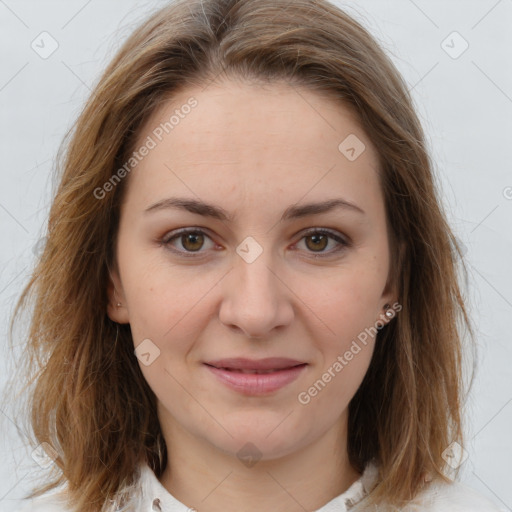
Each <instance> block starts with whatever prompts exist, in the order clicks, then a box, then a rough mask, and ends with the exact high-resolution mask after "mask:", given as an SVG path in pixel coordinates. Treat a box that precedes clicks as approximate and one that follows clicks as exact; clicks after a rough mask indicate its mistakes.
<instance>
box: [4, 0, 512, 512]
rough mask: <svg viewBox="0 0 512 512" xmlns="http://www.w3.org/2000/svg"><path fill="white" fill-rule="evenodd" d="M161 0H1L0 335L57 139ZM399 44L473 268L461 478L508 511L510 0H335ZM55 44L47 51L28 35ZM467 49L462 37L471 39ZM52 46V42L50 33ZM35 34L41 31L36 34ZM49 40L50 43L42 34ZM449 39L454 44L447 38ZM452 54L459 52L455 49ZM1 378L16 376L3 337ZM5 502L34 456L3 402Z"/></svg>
mask: <svg viewBox="0 0 512 512" xmlns="http://www.w3.org/2000/svg"><path fill="white" fill-rule="evenodd" d="M163 3H164V2H162V1H160V2H158V1H151V2H148V1H146V2H143V1H138V2H136V1H134V0H109V1H99V0H89V1H86V0H67V1H64V0H59V1H57V0H53V1H36V0H0V44H1V46H0V48H1V50H0V52H1V68H0V111H1V117H0V144H1V146H0V147H1V153H0V155H1V164H0V177H1V180H0V223H1V227H2V241H1V244H0V262H1V266H0V315H1V325H2V328H3V332H2V334H3V339H4V340H6V335H7V325H8V318H9V316H10V314H11V312H12V305H13V303H14V300H15V298H17V296H18V294H19V293H20V291H21V288H22V285H23V284H25V283H26V281H27V279H28V276H29V272H30V268H31V265H32V262H33V257H34V246H35V244H36V243H37V241H38V240H39V238H40V237H41V236H42V234H44V224H45V221H46V215H47V213H48V207H49V202H50V197H51V195H50V194H51V190H52V189H51V185H52V183H51V180H50V171H51V168H52V165H53V162H54V157H55V155H56V151H57V148H58V145H59V143H60V141H61V139H62V137H63V135H64V134H65V132H66V131H67V129H68V128H69V127H70V126H71V123H72V121H73V120H74V119H75V117H76V116H77V114H78V112H79V110H80V108H81V106H82V105H83V102H84V100H85V98H86V97H87V96H88V95H89V93H90V89H91V87H92V85H93V84H94V83H95V81H96V80H97V78H98V75H99V73H100V72H101V70H102V69H103V68H104V67H105V65H106V64H107V62H108V60H109V58H110V57H111V56H112V54H113V52H114V50H115V49H116V48H118V46H119V45H120V43H121V42H122V41H123V40H124V38H125V37H126V36H127V35H128V34H129V33H130V31H131V29H132V27H133V24H134V23H136V22H137V21H138V20H140V19H141V18H142V17H144V16H145V15H146V14H147V13H149V12H150V11H151V10H153V9H155V8H156V7H158V6H159V5H163ZM337 3H338V4H339V5H340V6H342V7H345V8H346V9H347V10H348V12H349V13H351V14H353V15H355V16H356V17H357V18H358V19H359V20H360V21H362V22H363V23H364V24H365V25H366V26H367V27H368V28H369V29H370V31H371V32H372V33H373V34H374V35H375V37H377V39H378V40H379V41H380V42H381V43H382V44H383V46H384V47H385V49H386V50H387V51H389V52H391V54H392V58H393V60H394V62H395V64H396V65H397V67H398V68H399V70H400V71H401V72H402V74H403V75H404V76H405V78H406V80H407V82H408V84H410V88H411V89H412V91H413V95H414V98H415V101H416V105H417V108H418V110H419V113H420V116H421V119H422V122H423V125H424V128H425V130H426V132H427V135H428V139H429V144H430V146H431V148H432V154H433V157H434V160H435V162H436V165H437V168H438V172H439V175H440V181H441V185H442V190H443V194H444V198H443V199H444V201H445V203H446V205H447V208H448V212H449V216H450V221H451V223H452V225H453V227H454V229H455V231H456V233H457V236H458V237H459V239H460V240H461V241H462V243H463V244H464V246H465V248H466V250H467V252H466V257H467V260H468V265H469V269H470V282H469V289H468V292H467V294H468V298H469V299H470V300H471V314H472V316H473V318H474V320H475V322H476V325H477V329H478V330H477V335H478V343H479V359H478V361H477V362H478V373H477V377H476V381H475V385H474V388H473V390H472V393H471V396H470V399H469V402H468V409H467V410H468V417H469V427H470V432H469V435H468V441H469V443H468V445H467V446H466V449H467V450H468V452H469V458H468V460H467V461H466V462H465V463H464V465H463V481H464V482H465V483H466V484H467V485H470V486H472V487H474V488H475V489H477V490H478V491H480V492H481V493H483V494H484V495H487V496H488V497H490V498H491V499H492V500H494V501H495V502H496V503H497V504H498V505H499V506H500V507H502V510H504V511H505V510H506V511H511V510H512V486H511V485H510V484H511V483H512V476H511V474H512V471H511V470H510V461H511V460H512V442H511V439H510V432H511V426H512V404H511V402H512V377H511V375H512V374H511V362H512V346H511V345H512V344H511V335H510V319H511V318H512V274H511V271H510V263H511V261H512V236H511V228H510V226H511V220H512V172H511V164H510V146H511V142H512V65H511V64H512V62H511V61H512V52H511V50H512V35H511V33H512V31H511V30H510V27H511V26H512V0H500V1H496V0H480V1H476V0H471V1H467V0H466V1H453V0H452V1H446V0H443V1H439V0H438V1H427V0H415V1H412V0H395V1H387V2H382V1H378V0H364V1H358V2H353V1H351V2H337ZM43 31H47V32H49V33H50V34H51V36H52V37H53V38H54V39H55V40H56V41H57V42H58V44H59V47H58V49H57V50H56V51H55V53H53V54H52V55H51V56H50V57H48V58H47V59H42V58H41V57H40V56H39V55H38V54H37V53H36V52H35V51H34V50H33V49H32V48H31V43H32V41H34V40H36V42H37V41H40V38H39V39H38V36H39V34H40V33H41V32H43ZM453 31H457V32H458V33H459V34H460V35H461V36H462V38H463V39H464V40H465V41H467V43H468V44H469V48H468V49H467V50H466V51H465V52H464V53H462V55H460V56H458V58H453V57H454V56H456V54H457V53H458V52H459V51H460V50H461V49H463V45H464V44H465V43H464V41H463V40H462V39H460V38H458V36H457V35H455V36H453V35H452V36H450V37H449V38H448V39H447V40H446V42H445V43H444V49H443V47H442V42H443V41H444V40H445V39H446V38H447V36H449V35H450V34H452V32H453ZM46 44H48V43H46ZM39 45H40V46H41V45H42V43H39ZM45 47H46V48H48V47H49V46H47V45H46V46H45ZM450 47H451V48H450ZM445 50H447V51H448V52H451V54H452V55H451V56H450V55H449V53H447V51H445ZM0 350H1V352H0V356H1V358H0V385H3V384H4V383H5V382H6V378H7V372H8V371H10V372H11V374H12V375H14V377H16V371H15V369H14V368H13V367H12V362H11V361H12V356H11V354H9V353H8V351H7V342H6V341H4V342H3V343H2V344H1V348H0ZM0 425H1V435H0V510H2V511H8V510H9V511H10V510H15V509H16V504H17V503H18V501H17V500H18V499H19V498H20V497H21V496H22V495H23V494H24V493H26V492H27V491H28V489H29V488H30V478H31V477H32V476H34V475H37V474H39V473H38V470H39V466H37V465H36V464H35V462H34V461H33V460H32V458H31V457H30V449H29V448H27V447H25V446H24V439H23V438H21V437H19V436H18V435H17V433H16V428H15V425H14V423H13V421H12V413H11V411H10V410H9V409H8V408H5V410H2V411H0Z"/></svg>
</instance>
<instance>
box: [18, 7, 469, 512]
mask: <svg viewBox="0 0 512 512" xmlns="http://www.w3.org/2000/svg"><path fill="white" fill-rule="evenodd" d="M220 75H223V76H225V77H232V78H238V79H240V78H241V79H244V80H253V81H261V82H265V83H270V84H271V83H273V82H277V81H281V82H282V81H284V82H286V83H288V84H289V85H290V86H291V87H294V86H303V87H307V88H309V89H311V90H313V91H317V92H319V93H322V94H327V95H329V96H330V97H332V98H334V99H335V100H336V101H339V102H340V103H342V104H343V105H345V106H346V107H348V108H351V109H353V110H354V112H356V113H357V115H358V118H359V120H360V122H361V125H362V127H363V129H364V130H365V132H366V134H367V136H368V138H369V139H370V140H371V141H372V143H373V145H374V146H375V148H376V149H377V152H378V157H379V164H380V165H379V180H380V185H381V190H382V192H383V196H384V198H385V207H386V214H387V222H388V225H389V233H390V246H391V250H392V264H391V267H392V268H391V273H392V275H391V279H392V281H393V283H395V285H396V290H397V293H398V298H399V302H400V304H401V305H402V311H401V312H400V314H399V315H397V317H396V318H394V319H393V321H392V322H391V323H390V324H388V325H387V326H385V327H383V328H382V329H381V330H380V331H379V333H378V339H377V343H376V346H375V350H374V353H373V357H372V360H371V363H370V366H369V369H368V372H367V374H366V376H365V378H364V380H363V382H362V384H361V386H360V388H359V389H358V391H357V393H356V394H355V396H354V397H353V399H352V400H351V402H350V404H349V425H348V427H349V429H348V455H349V459H350V462H351V464H352V465H353V467H354V468H355V469H356V470H357V471H359V472H362V471H363V470H364V468H365V467H366V465H367V464H368V463H369V461H371V460H374V461H376V462H377V463H378V467H379V477H378V482H377V485H376V486H375V488H374V489H373V491H372V492H371V493H370V500H371V502H372V503H376V504H379V503H388V502H389V503H391V504H397V505H399V504H402V503H405V502H407V501H408V500H410V499H412V498H413V497H414V496H416V495H417V494H418V493H419V491H420V490H421V489H422V487H423V486H424V477H425V475H426V474H430V476H431V477H432V478H433V479H434V480H439V479H442V480H444V481H448V478H447V476H446V470H447V466H446V463H445V461H444V458H443V451H445V449H446V448H447V447H448V446H449V445H450V444H451V443H452V442H458V443H459V444H460V445H462V446H463V444H464V443H463V428H462V410H463V396H464V392H465V384H466V382H465V381H464V378H463V374H464V372H463V370H464V364H463V363H464V355H465V350H464V341H465V339H466V337H465V333H469V335H470V336H469V339H470V341H472V343H473V344H474V341H473V338H474V334H473V328H472V327H471V325H470V322H469V319H468V315H467V310H466V307H465V304H464V301H463V298H462V293H461V282H460V280H461V275H460V274H459V272H458V270H459V269H460V268H462V269H463V270H464V272H465V273H467V272H466V268H465V266H464V263H463V261H462V254H461V250H460V248H459V245H458V243H457V240H456V238H455V237H454V235H453V233H452V231H451V229H450V227H449V225H448V222H447V220H446V214H445V212H444V210H443V207H442V205H441V201H440V199H439V193H438V190H437V189H438V185H437V183H436V176H435V174H434V169H433V163H432V161H431V157H430V156H429V151H428V147H427V143H426V139H425V136H424V133H423V131H422V127H421V124H420V121H419V119H418V117H417V114H416V113H415V108H414V106H413V100H412V98H411V95H410V93H409V91H408V87H407V84H406V83H405V81H404V79H403V78H402V77H401V76H400V74H399V72H398V71H397V69H396V68H395V66H394V65H393V63H392V61H391V59H390V58H389V57H388V56H387V54H386V53H385V51H384V50H383V49H382V48H381V46H380V45H379V44H378V43H377V42H376V40H375V39H374V38H373V37H372V36H371V35H370V34H369V33H368V31H367V30H366V29H365V28H364V27H363V26H362V25H361V24H360V23H359V22H357V21H356V20H355V19H354V18H353V17H351V16H349V15H348V14H347V13H345V12H344V11H342V10H340V9H339V8H338V7H336V6H335V5H333V4H331V3H329V2H328V1H327V0H293V1H289V0H286V1H285V0H243V1H242V0H178V1H175V2H172V3H170V4H169V5H167V6H165V7H164V8H163V9H160V10H159V11H158V12H156V13H154V14H152V15H151V16H150V17H149V19H147V20H145V21H144V23H143V24H141V25H140V26H139V27H138V28H137V29H136V30H135V31H134V32H133V33H132V34H131V36H130V37H129V38H128V39H127V40H126V41H125V42H124V43H123V45H122V46H121V48H120V49H119V51H118V52H117V54H116V55H115V57H114V58H113V60H112V61H111V63H110V64H109V65H108V67H107V69H106V70H105V71H104V73H103V75H102V76H101V78H100V79H99V81H98V83H97V85H96V86H95V88H94V90H93V92H92V94H91V96H90V98H89V99H88V101H87V102H86V104H85V107H84V108H83V111H82V112H81V114H80V115H79V117H78V119H77V121H76V123H75V124H74V125H73V128H72V129H71V130H70V132H69V133H68V134H67V136H66V138H65V139H64V141H63V143H62V146H61V149H60V151H59V159H58V162H57V166H56V170H57V173H56V175H55V176H56V177H57V182H56V183H57V187H56V189H55V191H54V193H53V195H54V197H53V202H52V205H51V210H50V213H49V219H48V225H47V234H46V239H45V244H44V247H43V249H42V252H41V254H40V255H39V257H38V259H37V261H36V264H35V268H34V270H33V273H32V275H31V277H30V280H29V282H28V284H27V285H26V287H25V288H24V290H23V292H22V293H21V295H20V297H19V299H18V301H17V303H16V305H15V310H14V314H13V317H12V320H11V325H10V337H11V343H12V333H13V326H14V325H15V324H16V323H17V319H18V318H19V316H20V313H21V312H22V311H26V310H28V308H29V307H30V324H29V327H28V328H27V331H26V334H25V335H24V338H23V339H24V341H23V343H24V354H23V358H24V359H23V361H24V366H23V368H24V372H26V373H25V375H26V381H27V385H26V386H25V387H24V389H23V394H24V395H23V396H28V400H27V403H26V405H25V406H24V407H23V412H24V414H25V416H26V418H27V421H28V422H29V426H30V432H31V442H32V443H33V444H34V446H35V445H39V444H40V443H47V444H46V445H44V444H43V446H47V447H52V449H53V450H54V451H55V457H56V458H55V463H54V464H53V465H52V466H51V467H50V469H49V472H48V480H47V482H46V484H45V485H41V486H39V487H36V488H35V489H34V490H33V491H32V493H31V494H30V495H29V497H35V496H38V495H41V494H43V493H45V492H47V491H48V490H50V489H53V488H56V487H57V486H60V485H61V484H65V485H64V487H65V488H66V491H67V495H68V496H69V501H70V503H71V504H72V507H73V510H74V511H76V512H99V511H104V510H107V507H108V505H109V504H111V503H112V500H115V499H116V496H120V495H121V494H122V492H123V489H128V488H130V486H133V485H135V483H136V476H137V472H136V469H137V467H138V465H139V464H140V463H142V462H146V463H147V464H148V465H149V466H150V467H151V469H152V470H153V471H154V472H155V474H156V476H157V477H160V475H161V474H162V472H163V470H164V469H165V466H166V464H167V450H166V445H165V442H164V439H163V435H162V431H161V428H160V425H159V422H158V418H157V409H156V398H155V395H154V393H153V392H152V390H151V389H150V387H149V386H148V384H147V382H146V381H145V379H144V377H143V375H142V372H141V371H140V367H139V364H138V361H137V358H136V357H135V356H134V346H133V340H132V337H131V332H130V327H129V325H117V324H116V323H114V322H113V321H111V320H110V319H109V317H108V316H107V313H106V312H107V303H108V297H107V285H108V283H109V271H110V269H112V268H114V266H115V258H114V254H115V251H114V250H115V243H116V235H117V230H118V223H119V215H120V204H121V202H122V200H123V196H124V194H125V191H126V187H127V186H129V183H130V179H129V176H127V177H126V178H125V179H123V180H120V182H119V183H117V184H116V186H115V187H112V190H111V191H110V192H109V193H108V194H104V197H102V198H100V199H99V198H98V197H97V195H98V194H97V193H96V194H95V192H94V191H95V190H97V189H98V188H101V187H103V186H104V184H105V183H106V182H108V181H109V180H110V179H111V178H112V176H113V175H114V174H115V173H116V172H117V170H118V169H120V168H121V167H122V166H123V164H124V163H125V162H127V161H129V159H130V156H131V155H132V153H133V151H134V149H135V148H134V144H135V141H136V139H137V136H138V135H139V134H140V129H141V127H142V126H143V125H144V123H145V122H146V121H147V120H148V118H149V116H151V115H152V113H153V112H154V111H155V109H157V108H158V107H159V106H160V105H162V104H163V103H164V102H165V101H167V100H169V98H172V95H173V93H175V92H176V91H178V90H183V89H186V88H187V87H188V86H197V85H199V86H203V85H204V86H206V85H208V84H209V83H211V82H212V81H214V80H215V79H216V78H217V77H219V76H220ZM340 142H341V141H340ZM134 172H136V171H134ZM459 265H460V266H459ZM471 346H472V347H473V348H474V346H473V345H471ZM17 380H18V381H19V380H20V379H19V371H18V377H17ZM32 437H33V438H34V439H32ZM379 510H380V509H379Z"/></svg>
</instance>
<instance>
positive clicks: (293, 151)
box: [129, 81, 379, 208]
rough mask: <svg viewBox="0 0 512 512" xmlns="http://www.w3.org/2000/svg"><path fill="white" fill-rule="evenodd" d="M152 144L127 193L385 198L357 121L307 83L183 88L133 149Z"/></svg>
mask: <svg viewBox="0 0 512 512" xmlns="http://www.w3.org/2000/svg"><path fill="white" fill-rule="evenodd" d="M150 139H151V141H152V142H151V146H152V149H151V150H150V151H149V152H148V154H147V155H146V156H145V157H144V158H143V159H142V160H141V162H140V163H138V165H137V166H136V171H135V172H132V173H131V176H130V181H131V182H132V185H131V186H130V187H129V188H130V189H131V192H129V195H130V194H131V195H132V196H135V197H136V198H139V199H140V200H141V201H146V202H147V201H148V200H149V199H150V198H151V199H155V197H154V196H155V194H157V195H163V194H164V192H165V193H168V194H171V193H172V192H175V191H176V189H177V188H178V189H179V190H180V192H187V193H188V195H196V196H199V197H201V198H204V199H218V198H220V199H222V201H223V202H224V203H225V204H228V203H229V202H230V194H232V193H233V194H235V193H239V192H240V191H241V190H243V194H244V197H247V196H248V195H250V196H251V197H253V198H257V197H258V195H260V196H261V197H264V198H265V200H266V201H267V202H268V204H267V206H270V205H271V203H272V202H274V201H279V200H280V199H283V200H286V203H287V204H288V203H289V202H290V200H289V199H294V200H295V201H299V200H300V199H301V197H303V196H305V195H306V194H307V195H308V199H310V200H313V199H315V195H317V196H318V195H321V196H324V195H325V193H326V192H331V191H332V192H334V191H336V192H340V193H344V195H345V197H346V198H347V200H351V201H353V202H356V201H363V202H364V199H365V196H366V198H367V199H368V198H370V199H371V198H372V196H375V195H379V185H378V156H377V153H376V151H375V149H374V147H373V146H372V144H371V141H370V140H369V139H368V137H367V136H366V134H365V133H364V131H363V130H362V128H361V126H360V124H359V121H358V119H357V116H356V115H355V114H354V112H353V111H352V110H351V109H349V108H347V107H346V106H344V105H343V104H341V103H340V102H336V101H335V100H334V99H332V98H329V97H327V96H326V95H321V94H319V93H317V92H315V91H311V90H309V89H306V88H304V87H297V86H293V87H292V86H290V85H288V84H285V83H273V84H266V85H260V84H249V83H237V82H231V81H225V82H220V83H215V84H211V85H210V86H208V87H206V88H204V87H203V88H200V87H196V88H189V89H185V90H182V91H180V92H179V93H176V94H174V95H173V97H172V99H170V100H168V101H167V102H166V103H164V104H162V105H161V106H160V107H159V108H158V109H157V110H156V111H155V112H154V113H153V114H152V116H151V117H150V118H149V120H148V121H147V122H146V123H145V125H144V126H143V127H142V129H141V130H140V133H139V137H138V141H137V143H136V147H135V149H137V148H140V147H141V146H143V145H144V144H145V143H147V142H148V141H149V140H150ZM347 141H348V142H347ZM347 149H349V150H352V149H354V151H355V156H356V158H353V156H354V151H352V152H351V153H350V152H349V153H347V152H346V150H347ZM181 195H183V194H181ZM285 198H288V199H285ZM376 199H378V198H376V197H373V200H374V201H375V200H376ZM228 208H229V207H228Z"/></svg>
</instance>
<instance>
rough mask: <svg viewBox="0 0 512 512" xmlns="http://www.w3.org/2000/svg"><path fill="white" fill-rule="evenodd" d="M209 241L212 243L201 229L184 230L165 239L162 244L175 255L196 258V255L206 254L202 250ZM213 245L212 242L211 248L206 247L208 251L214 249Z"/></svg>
mask: <svg viewBox="0 0 512 512" xmlns="http://www.w3.org/2000/svg"><path fill="white" fill-rule="evenodd" d="M207 240H210V241H211V238H210V237H209V236H208V235H207V234H206V233H205V232H204V231H202V230H200V229H184V230H181V231H179V232H177V233H174V234H173V235H172V234H171V235H170V236H167V237H165V238H163V239H162V241H161V243H162V245H165V246H166V247H167V248H168V249H169V250H171V251H173V252H175V253H178V254H181V255H183V256H195V255H196V254H194V253H197V254H198V255H199V254H202V253H204V252H206V250H202V249H203V248H204V247H205V241H207ZM213 245H214V244H213V242H211V246H210V247H206V249H208V248H212V247H213Z"/></svg>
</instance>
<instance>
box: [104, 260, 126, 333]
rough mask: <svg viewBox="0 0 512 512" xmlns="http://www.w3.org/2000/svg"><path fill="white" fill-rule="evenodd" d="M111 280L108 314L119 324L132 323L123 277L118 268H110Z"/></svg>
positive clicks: (109, 283) (108, 293) (108, 290)
mask: <svg viewBox="0 0 512 512" xmlns="http://www.w3.org/2000/svg"><path fill="white" fill-rule="evenodd" d="M109 275H110V278H109V282H108V285H107V296H108V304H107V315H108V317H109V318H110V320H112V321H113V322H117V323H118V324H128V323H130V319H129V315H128V309H127V308H126V301H125V297H124V294H123V292H122V289H123V288H122V285H121V279H120V278H119V274H118V272H117V270H110V269H109Z"/></svg>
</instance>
